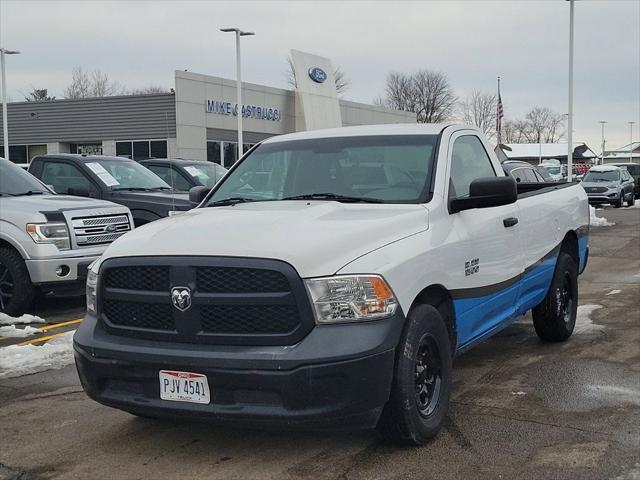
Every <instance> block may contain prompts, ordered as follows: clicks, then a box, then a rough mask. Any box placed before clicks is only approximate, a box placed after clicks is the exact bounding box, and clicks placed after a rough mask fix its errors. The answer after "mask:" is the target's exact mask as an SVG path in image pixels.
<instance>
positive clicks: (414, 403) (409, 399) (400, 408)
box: [377, 305, 452, 445]
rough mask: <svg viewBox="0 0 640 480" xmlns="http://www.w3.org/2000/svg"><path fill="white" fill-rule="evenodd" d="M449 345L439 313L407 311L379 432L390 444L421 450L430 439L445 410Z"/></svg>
mask: <svg viewBox="0 0 640 480" xmlns="http://www.w3.org/2000/svg"><path fill="white" fill-rule="evenodd" d="M451 363H452V360H451V346H450V343H449V334H448V332H447V327H446V325H445V323H444V320H443V318H442V316H441V315H440V312H438V310H436V309H435V308H434V307H432V306H430V305H418V306H415V307H413V308H412V309H411V311H410V312H409V315H408V318H407V325H406V327H405V330H404V332H403V334H402V338H401V339H400V344H399V345H398V349H397V353H396V363H395V369H394V375H393V384H392V386H391V396H390V398H389V401H388V402H387V404H386V405H385V407H384V410H383V412H382V415H381V416H380V420H379V421H378V426H377V428H378V431H379V432H380V433H381V434H382V435H383V436H384V437H385V438H386V439H387V440H389V441H392V442H394V443H403V444H409V445H422V444H424V443H425V442H426V441H427V440H430V439H432V438H434V437H435V436H436V435H437V434H438V432H439V431H440V429H441V428H442V423H443V422H444V418H445V415H446V414H447V411H448V409H449V393H450V391H451V370H452V366H451Z"/></svg>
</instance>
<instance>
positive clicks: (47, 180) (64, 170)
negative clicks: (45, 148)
mask: <svg viewBox="0 0 640 480" xmlns="http://www.w3.org/2000/svg"><path fill="white" fill-rule="evenodd" d="M41 180H42V182H43V183H44V184H46V185H51V186H52V187H53V189H54V190H55V191H56V193H63V194H68V193H69V189H70V188H86V189H89V191H90V192H95V187H94V186H93V184H92V183H91V181H90V180H89V179H88V178H87V177H86V176H85V175H84V173H82V172H81V171H80V169H78V167H76V166H75V165H71V164H69V163H63V162H45V163H44V167H43V169H42V179H41Z"/></svg>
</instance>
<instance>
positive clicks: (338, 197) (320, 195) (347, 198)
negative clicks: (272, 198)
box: [282, 193, 383, 203]
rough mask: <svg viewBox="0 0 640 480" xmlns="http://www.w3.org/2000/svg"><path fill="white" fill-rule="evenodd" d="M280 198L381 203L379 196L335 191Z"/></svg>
mask: <svg viewBox="0 0 640 480" xmlns="http://www.w3.org/2000/svg"><path fill="white" fill-rule="evenodd" d="M282 200H334V201H336V202H345V203H383V201H382V200H380V199H379V198H370V197H350V196H348V195H336V194H335V193H306V194H304V195H294V196H292V197H284V198H283V199H282Z"/></svg>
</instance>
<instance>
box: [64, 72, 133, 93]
mask: <svg viewBox="0 0 640 480" xmlns="http://www.w3.org/2000/svg"><path fill="white" fill-rule="evenodd" d="M123 93H124V88H123V87H122V85H120V84H119V83H118V82H115V81H113V80H111V79H110V78H109V76H108V75H107V74H106V73H103V72H102V71H101V70H94V71H93V72H91V73H89V72H86V71H85V70H84V69H83V68H82V67H75V68H74V69H73V71H72V72H71V83H70V84H69V85H68V86H67V87H66V88H65V90H64V96H65V98H90V97H108V96H112V95H121V94H123Z"/></svg>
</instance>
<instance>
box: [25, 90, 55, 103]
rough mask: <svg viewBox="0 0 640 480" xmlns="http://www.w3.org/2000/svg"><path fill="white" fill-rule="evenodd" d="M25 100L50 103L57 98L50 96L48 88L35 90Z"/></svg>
mask: <svg viewBox="0 0 640 480" xmlns="http://www.w3.org/2000/svg"><path fill="white" fill-rule="evenodd" d="M24 99H25V100H26V101H27V102H50V101H51V100H55V99H56V97H51V96H49V93H48V91H47V89H46V88H34V89H33V90H31V91H30V92H29V93H28V94H27V95H25V97H24Z"/></svg>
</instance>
